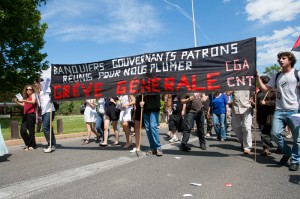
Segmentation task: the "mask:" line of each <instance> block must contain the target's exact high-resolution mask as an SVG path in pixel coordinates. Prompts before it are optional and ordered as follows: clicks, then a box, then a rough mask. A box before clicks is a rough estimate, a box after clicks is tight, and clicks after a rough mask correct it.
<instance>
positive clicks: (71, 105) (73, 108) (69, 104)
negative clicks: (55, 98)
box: [57, 100, 82, 115]
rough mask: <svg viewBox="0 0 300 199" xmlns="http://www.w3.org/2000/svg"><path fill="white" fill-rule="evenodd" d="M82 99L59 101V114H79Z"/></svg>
mask: <svg viewBox="0 0 300 199" xmlns="http://www.w3.org/2000/svg"><path fill="white" fill-rule="evenodd" d="M81 105H82V101H81V100H79V101H63V102H60V103H59V110H58V111H57V114H59V115H77V114H80V108H81Z"/></svg>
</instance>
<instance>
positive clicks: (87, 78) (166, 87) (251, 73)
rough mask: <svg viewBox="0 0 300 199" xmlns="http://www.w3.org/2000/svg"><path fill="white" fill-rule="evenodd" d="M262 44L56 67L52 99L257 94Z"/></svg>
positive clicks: (252, 42) (243, 43) (246, 42)
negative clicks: (257, 55) (130, 95)
mask: <svg viewBox="0 0 300 199" xmlns="http://www.w3.org/2000/svg"><path fill="white" fill-rule="evenodd" d="M255 73H256V38H250V39H246V40H242V41H234V42H228V43H223V44H216V45H211V46H204V47H197V48H189V49H182V50H174V51H164V52H155V53H146V54H141V55H136V56H131V57H123V58H116V59H111V60H105V61H99V62H92V63H83V64H52V69H51V80H52V99H53V100H54V101H60V100H75V99H76V100H78V99H84V98H99V97H108V96H116V95H124V94H132V95H135V94H139V93H143V94H155V93H160V94H164V93H187V92H189V93H196V92H213V91H216V90H219V91H227V90H255Z"/></svg>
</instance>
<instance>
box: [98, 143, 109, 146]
mask: <svg viewBox="0 0 300 199" xmlns="http://www.w3.org/2000/svg"><path fill="white" fill-rule="evenodd" d="M99 146H102V147H106V146H107V144H103V143H100V144H99Z"/></svg>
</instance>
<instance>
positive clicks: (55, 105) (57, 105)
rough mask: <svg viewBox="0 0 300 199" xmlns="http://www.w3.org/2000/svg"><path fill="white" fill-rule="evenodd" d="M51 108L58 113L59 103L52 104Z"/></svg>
mask: <svg viewBox="0 0 300 199" xmlns="http://www.w3.org/2000/svg"><path fill="white" fill-rule="evenodd" d="M53 106H54V108H55V111H58V109H59V103H57V102H53Z"/></svg>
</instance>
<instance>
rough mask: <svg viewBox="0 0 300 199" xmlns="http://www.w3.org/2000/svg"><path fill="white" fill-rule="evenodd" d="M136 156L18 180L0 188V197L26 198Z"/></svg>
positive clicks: (109, 167) (129, 160) (119, 164)
mask: <svg viewBox="0 0 300 199" xmlns="http://www.w3.org/2000/svg"><path fill="white" fill-rule="evenodd" d="M137 159H138V158H129V157H120V158H116V159H112V160H107V161H103V162H98V163H94V164H89V165H86V166H83V167H78V168H73V169H68V170H65V171H61V172H57V173H54V174H51V175H47V176H42V177H40V178H36V179H31V180H28V181H23V182H18V183H15V184H11V185H8V186H6V187H3V188H1V189H0V198H17V197H18V198H19V197H22V198H27V197H29V196H30V195H33V194H36V193H38V192H42V191H45V190H47V189H50V188H53V187H57V186H61V185H63V184H67V183H70V182H73V181H75V180H80V179H82V178H86V177H88V176H92V175H95V174H96V173H101V172H103V171H105V170H108V169H111V168H114V167H118V166H121V165H124V164H128V163H130V162H133V161H135V160H137Z"/></svg>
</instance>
